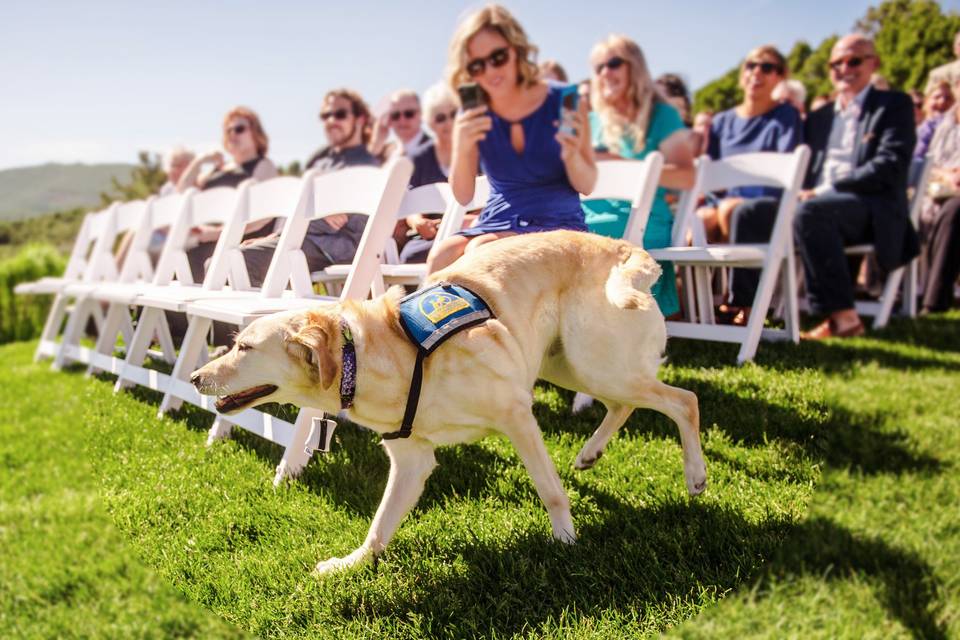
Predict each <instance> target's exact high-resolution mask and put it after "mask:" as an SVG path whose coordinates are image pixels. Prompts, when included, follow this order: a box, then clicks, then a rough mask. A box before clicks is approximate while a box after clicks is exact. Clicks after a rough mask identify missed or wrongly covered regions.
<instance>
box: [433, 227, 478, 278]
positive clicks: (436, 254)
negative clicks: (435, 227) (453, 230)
mask: <svg viewBox="0 0 960 640" xmlns="http://www.w3.org/2000/svg"><path fill="white" fill-rule="evenodd" d="M469 241H470V238H467V237H465V236H450V237H449V238H447V239H446V240H444V241H443V242H441V243H439V244H434V245H433V248H432V249H431V250H430V255H429V256H427V273H434V272H436V271H440V269H443V268H444V267H448V266H450V265H451V264H453V263H454V261H456V259H457V258H459V257H460V256H462V255H463V252H464V250H465V249H466V248H467V243H468V242H469Z"/></svg>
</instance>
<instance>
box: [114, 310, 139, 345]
mask: <svg viewBox="0 0 960 640" xmlns="http://www.w3.org/2000/svg"><path fill="white" fill-rule="evenodd" d="M123 308H124V309H128V307H126V306H124V307H123ZM133 332H134V327H133V321H132V320H130V311H129V310H128V311H127V313H126V315H125V316H124V318H123V324H121V325H120V333H121V334H122V335H123V344H124V346H128V345H129V344H130V343H131V342H133ZM114 338H116V335H114Z"/></svg>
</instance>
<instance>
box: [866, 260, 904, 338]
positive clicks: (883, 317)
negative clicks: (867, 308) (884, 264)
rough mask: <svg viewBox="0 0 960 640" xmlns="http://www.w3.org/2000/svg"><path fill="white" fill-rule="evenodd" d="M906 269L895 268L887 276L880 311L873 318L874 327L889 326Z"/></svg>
mask: <svg viewBox="0 0 960 640" xmlns="http://www.w3.org/2000/svg"><path fill="white" fill-rule="evenodd" d="M904 270H905V268H904V267H900V268H898V269H894V270H893V271H892V272H891V273H890V275H888V276H887V281H886V282H885V283H884V285H883V294H882V296H881V298H880V311H879V312H878V313H877V316H876V317H875V318H874V319H873V328H874V329H882V328H883V327H885V326H887V322H888V321H889V320H890V314H891V313H892V312H893V303H894V302H895V301H896V299H897V291H899V290H900V283H901V282H902V281H903V272H904Z"/></svg>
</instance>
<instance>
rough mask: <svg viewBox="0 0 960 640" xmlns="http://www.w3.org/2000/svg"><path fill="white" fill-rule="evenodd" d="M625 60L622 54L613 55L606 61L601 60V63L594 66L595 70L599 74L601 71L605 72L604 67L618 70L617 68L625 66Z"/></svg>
mask: <svg viewBox="0 0 960 640" xmlns="http://www.w3.org/2000/svg"><path fill="white" fill-rule="evenodd" d="M624 62H626V60H624V59H623V58H621V57H620V56H613V57H612V58H610V59H609V60H607V61H606V62H601V63H600V64H598V65H597V66H595V67H594V68H593V71H594V73H596V74H597V75H600V74H601V73H603V69H604V67H606V68H607V69H610V71H616V70H617V69H619V68H620V67H622V66H623V63H624Z"/></svg>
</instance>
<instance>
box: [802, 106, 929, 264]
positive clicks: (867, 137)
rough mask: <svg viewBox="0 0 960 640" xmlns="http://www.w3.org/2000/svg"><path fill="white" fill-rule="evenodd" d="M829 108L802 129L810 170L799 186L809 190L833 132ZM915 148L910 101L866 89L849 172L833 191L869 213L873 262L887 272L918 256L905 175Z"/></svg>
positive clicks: (824, 107)
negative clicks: (855, 201) (853, 198)
mask: <svg viewBox="0 0 960 640" xmlns="http://www.w3.org/2000/svg"><path fill="white" fill-rule="evenodd" d="M833 117H834V105H833V104H832V103H831V104H828V105H825V106H823V107H821V108H819V109H817V110H816V111H814V112H812V113H811V114H810V115H809V116H808V117H807V121H806V124H805V127H804V133H805V136H804V137H805V141H806V143H807V144H808V145H809V146H810V154H811V155H810V158H811V160H810V167H809V169H808V170H807V176H806V180H805V181H804V187H805V188H807V189H812V188H813V187H814V186H815V185H816V183H817V179H818V178H819V177H820V174H821V173H822V172H823V165H824V161H825V160H826V156H827V153H826V152H827V145H828V144H829V141H830V129H831V127H833ZM916 144H917V136H916V130H915V129H914V120H913V102H912V101H911V100H910V97H909V96H907V95H906V94H905V93H900V92H899V91H880V90H878V89H873V88H871V89H870V90H869V91H868V92H867V95H866V98H865V99H864V102H863V108H862V109H861V112H860V118H859V120H858V124H857V133H856V139H855V142H854V170H853V171H852V172H851V173H850V175H848V176H846V177H843V178H841V179H839V180H837V181H836V182H835V183H834V184H833V188H834V189H836V190H837V191H840V192H843V193H852V194H855V195H857V196H858V197H860V198H861V199H862V200H863V202H864V203H865V204H866V206H867V209H868V210H869V211H870V217H871V223H872V227H873V240H874V247H875V250H876V254H877V262H878V263H879V264H880V266H881V267H882V268H883V269H885V270H887V271H890V270H892V269H895V268H896V267H899V266H900V265H903V264H906V263H907V262H909V261H910V260H911V259H912V258H913V257H914V256H916V255H917V254H918V253H919V242H918V239H917V233H916V231H915V230H914V228H913V225H912V224H911V223H910V211H909V205H908V203H907V175H908V173H909V170H910V158H911V155H912V154H913V149H914V147H915V146H916Z"/></svg>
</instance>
